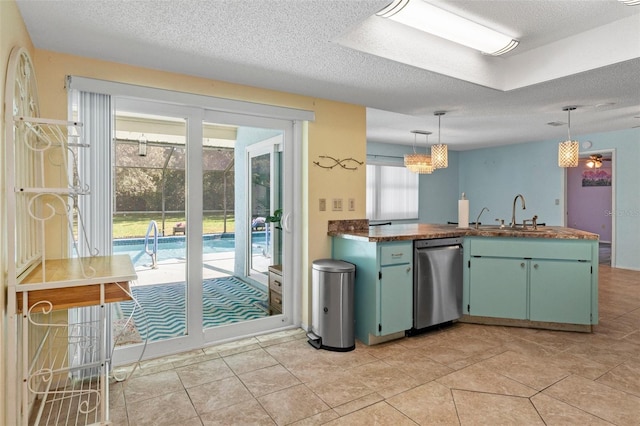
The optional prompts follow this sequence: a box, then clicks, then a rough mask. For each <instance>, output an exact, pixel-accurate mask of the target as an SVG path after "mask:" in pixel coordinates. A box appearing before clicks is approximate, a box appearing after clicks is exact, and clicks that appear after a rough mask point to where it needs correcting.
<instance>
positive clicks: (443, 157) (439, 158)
mask: <svg viewBox="0 0 640 426" xmlns="http://www.w3.org/2000/svg"><path fill="white" fill-rule="evenodd" d="M445 112H446V111H436V112H434V113H433V115H436V116H437V117H438V143H437V144H436V145H433V146H432V147H431V161H432V164H433V168H434V169H446V168H447V167H449V148H448V147H447V145H444V144H442V143H440V118H441V117H442V116H443V115H444V114H445Z"/></svg>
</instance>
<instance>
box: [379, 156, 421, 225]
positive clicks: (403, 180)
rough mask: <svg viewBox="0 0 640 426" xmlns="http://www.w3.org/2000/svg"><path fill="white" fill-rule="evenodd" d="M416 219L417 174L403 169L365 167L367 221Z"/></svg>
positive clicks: (387, 166)
mask: <svg viewBox="0 0 640 426" xmlns="http://www.w3.org/2000/svg"><path fill="white" fill-rule="evenodd" d="M417 218H418V175H417V174H415V173H412V172H410V171H409V170H407V169H406V168H404V167H402V166H391V165H382V164H367V219H369V220H407V219H417Z"/></svg>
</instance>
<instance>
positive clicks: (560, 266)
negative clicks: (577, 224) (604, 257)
mask: <svg viewBox="0 0 640 426" xmlns="http://www.w3.org/2000/svg"><path fill="white" fill-rule="evenodd" d="M465 262H466V264H467V270H466V271H465V282H464V292H463V303H464V305H465V307H466V312H467V314H468V315H469V316H474V317H493V318H504V319H513V320H526V321H529V322H536V323H558V324H576V325H592V324H597V323H598V278H597V277H598V241H597V240H567V239H551V238H548V239H545V238H479V237H475V238H474V237H468V238H466V239H465Z"/></svg>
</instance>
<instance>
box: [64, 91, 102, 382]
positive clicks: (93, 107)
mask: <svg viewBox="0 0 640 426" xmlns="http://www.w3.org/2000/svg"><path fill="white" fill-rule="evenodd" d="M73 95H77V96H78V97H77V100H78V119H79V121H80V122H81V123H82V124H83V131H82V142H83V143H84V144H88V145H89V147H88V148H79V149H78V176H79V178H80V182H81V184H82V185H86V186H87V187H88V188H89V191H90V193H89V194H88V195H81V196H79V197H78V210H79V212H80V215H81V217H82V219H83V223H84V225H85V231H86V233H87V239H86V241H85V239H84V238H83V237H82V236H81V230H80V229H79V230H78V232H79V235H78V250H79V253H78V254H79V255H80V256H82V257H86V256H91V255H95V254H98V255H100V256H107V255H110V254H111V252H112V245H111V239H112V238H111V228H112V224H111V215H112V201H111V200H112V190H111V152H112V151H111V133H112V132H111V130H112V128H111V127H112V113H111V96H109V95H102V94H98V93H88V92H79V93H77V94H73ZM72 97H73V96H71V95H70V99H71V98H72ZM79 225H80V224H79ZM87 242H88V244H87ZM100 310H101V308H100V306H99V305H96V306H88V307H86V308H74V309H70V310H69V324H99V320H100ZM109 313H110V311H109V310H108V309H107V311H106V315H107V327H106V330H105V332H106V334H107V335H106V336H105V337H106V339H105V340H104V341H106V342H107V345H108V346H110V345H111V321H110V315H109ZM69 333H80V334H81V335H80V336H78V335H76V336H70V337H71V339H70V341H71V342H77V341H78V339H84V341H87V342H93V343H94V345H92V346H90V347H87V348H85V349H86V350H83V351H75V352H70V353H72V354H73V357H72V358H71V359H70V364H71V366H72V367H74V366H80V365H86V364H90V363H93V362H96V361H97V360H98V359H99V355H100V345H101V344H102V343H101V342H102V341H103V340H102V339H101V330H100V329H99V328H96V327H80V328H79V329H75V328H74V327H70V330H69ZM70 349H71V348H70ZM106 351H107V353H109V352H110V347H107V348H106ZM98 372H99V371H98V367H96V368H94V369H92V370H90V371H87V370H79V371H77V372H75V373H74V374H75V375H76V376H78V377H76V379H84V378H86V376H95V375H97V374H98Z"/></svg>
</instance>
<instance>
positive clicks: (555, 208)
mask: <svg viewBox="0 0 640 426" xmlns="http://www.w3.org/2000/svg"><path fill="white" fill-rule="evenodd" d="M459 154H460V158H459V167H458V176H459V187H458V192H464V193H465V194H466V195H467V198H468V199H469V221H473V220H475V218H476V217H477V215H478V213H480V210H481V209H482V207H487V208H488V209H489V212H485V213H484V214H483V217H482V220H481V221H482V223H485V224H486V223H497V222H494V220H495V219H496V218H499V219H505V223H510V222H511V214H512V206H513V200H514V198H515V196H516V195H517V194H522V195H523V196H524V197H525V200H526V207H527V209H526V210H524V211H523V210H522V209H521V208H520V207H519V204H520V201H519V200H518V207H517V209H516V221H517V222H518V223H521V222H522V219H531V218H532V217H533V215H538V221H539V222H541V223H546V224H547V225H555V226H560V225H563V221H562V205H561V204H562V199H563V198H564V195H563V193H564V190H563V179H564V170H563V169H561V168H560V167H558V158H557V156H558V143H557V142H549V141H547V142H535V143H526V144H518V145H509V146H502V147H496V148H485V149H476V150H472V151H463V152H460V153H459ZM556 199H557V200H558V203H559V204H558V205H556V204H555V201H556ZM485 215H486V216H485Z"/></svg>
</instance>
